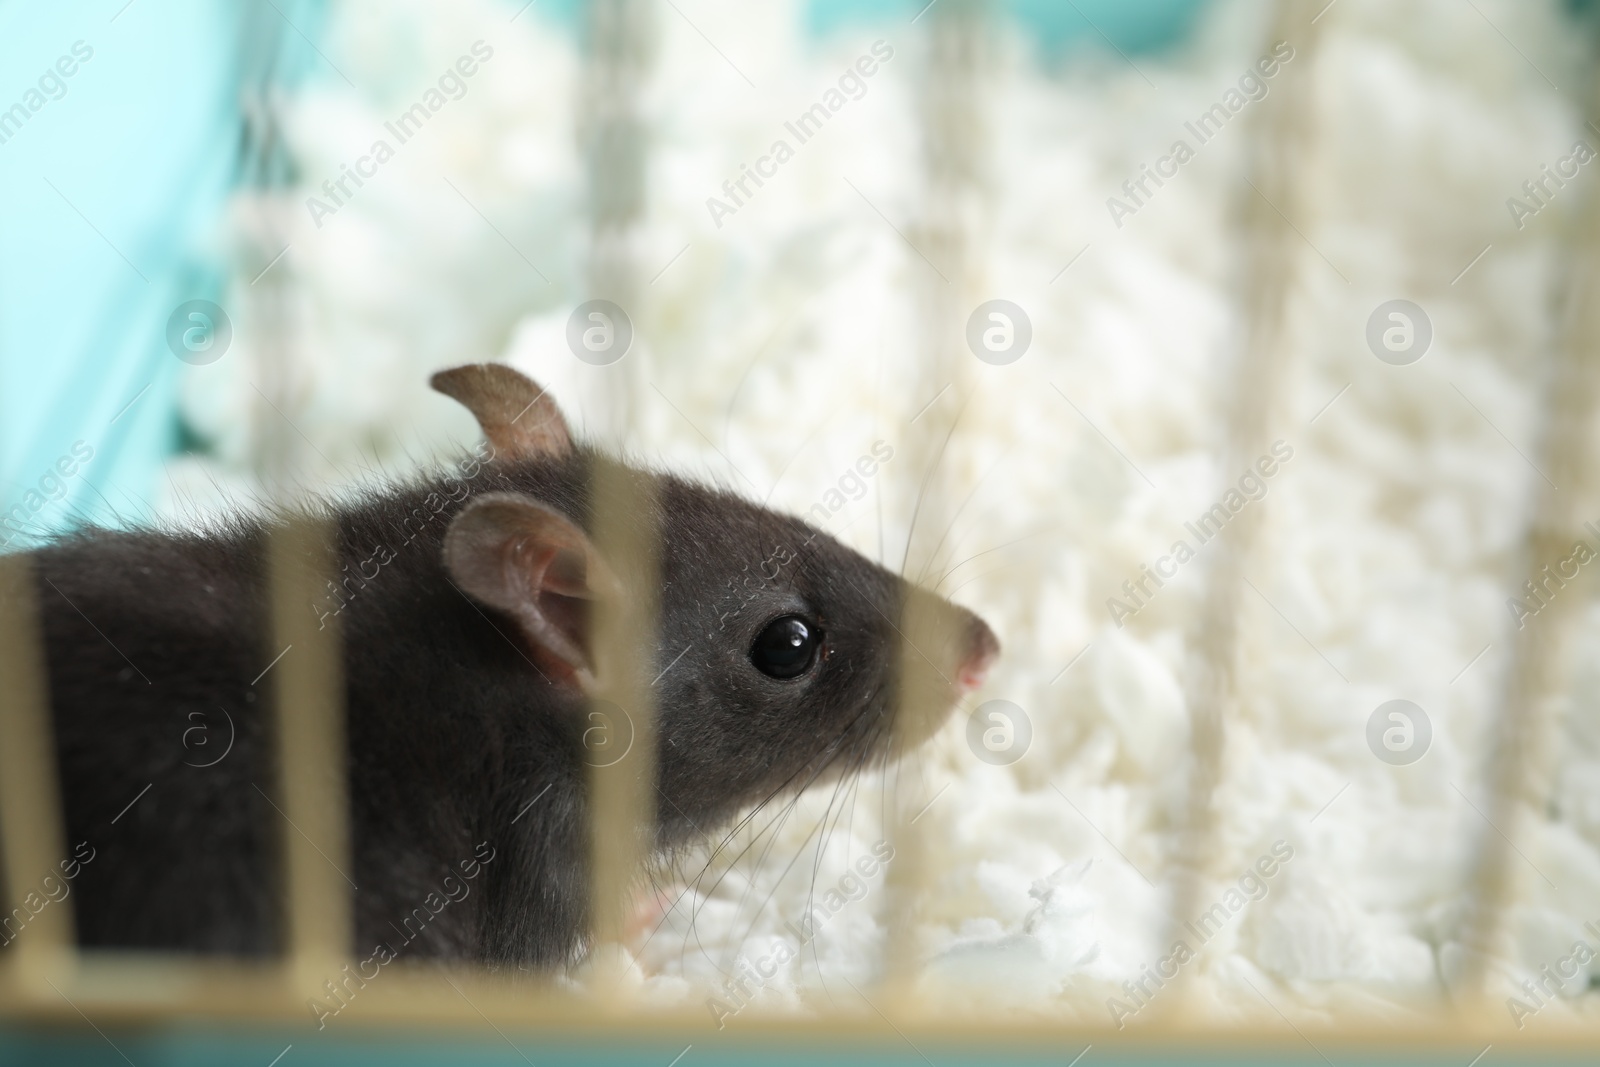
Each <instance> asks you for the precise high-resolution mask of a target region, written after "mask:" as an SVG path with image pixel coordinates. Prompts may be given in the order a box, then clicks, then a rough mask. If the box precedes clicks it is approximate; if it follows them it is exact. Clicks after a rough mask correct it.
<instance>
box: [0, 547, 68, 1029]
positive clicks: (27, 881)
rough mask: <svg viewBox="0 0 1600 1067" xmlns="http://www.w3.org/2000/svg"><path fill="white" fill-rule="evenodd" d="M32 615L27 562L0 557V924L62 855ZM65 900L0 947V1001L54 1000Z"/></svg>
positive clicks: (62, 968)
mask: <svg viewBox="0 0 1600 1067" xmlns="http://www.w3.org/2000/svg"><path fill="white" fill-rule="evenodd" d="M37 611H38V608H37V603H36V595H35V587H34V577H33V567H32V566H31V564H30V562H29V560H28V558H27V557H26V556H21V555H12V556H0V860H3V874H4V881H3V882H0V885H3V886H4V888H5V910H4V911H3V912H0V924H3V923H5V922H6V921H7V920H8V919H10V917H11V909H12V908H18V907H20V908H24V909H26V905H25V901H26V900H27V899H28V898H29V896H30V895H34V896H36V895H37V894H38V893H39V892H40V891H41V890H40V887H39V880H40V879H41V878H43V877H44V876H45V875H47V874H54V873H57V867H56V865H57V863H59V862H60V861H61V860H62V859H64V858H66V857H67V855H68V853H67V851H66V836H65V832H64V830H63V827H62V815H61V811H62V809H61V790H60V787H59V784H58V783H57V781H56V755H55V739H54V735H53V731H52V728H51V723H50V699H49V681H48V679H47V677H46V674H45V658H44V643H43V640H42V639H41V637H40V634H39V630H38V625H37V622H38V619H37ZM71 899H72V898H71V897H70V896H69V897H66V898H65V899H62V900H60V901H52V902H51V903H50V904H49V905H47V906H45V907H43V908H42V910H40V912H39V913H38V914H37V915H32V916H31V917H30V919H29V920H28V923H27V925H26V927H24V928H21V929H18V930H17V931H16V933H15V935H14V938H13V940H11V941H10V942H9V943H7V944H5V946H4V947H3V948H0V994H3V995H0V1001H5V1000H11V999H12V998H16V999H17V1000H18V1001H22V1000H27V999H37V998H43V997H49V996H52V995H53V994H52V993H51V991H50V987H49V984H48V983H49V982H50V980H51V976H55V977H56V979H57V981H61V980H63V979H62V977H61V976H62V974H63V972H66V971H68V970H69V969H70V966H71V963H72V957H73V955H74V937H73V928H72V904H71ZM0 930H5V931H6V932H7V933H9V932H10V931H9V928H7V927H5V926H0Z"/></svg>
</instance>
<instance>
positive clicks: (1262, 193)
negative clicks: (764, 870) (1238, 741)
mask: <svg viewBox="0 0 1600 1067" xmlns="http://www.w3.org/2000/svg"><path fill="white" fill-rule="evenodd" d="M1316 14H1317V13H1316V11H1315V10H1314V8H1313V5H1310V4H1307V3H1303V2H1299V0H1279V2H1278V3H1277V4H1276V5H1275V6H1274V10H1273V12H1272V18H1271V29H1270V33H1271V37H1270V41H1271V42H1276V41H1280V40H1286V41H1288V42H1289V43H1290V44H1291V45H1292V46H1293V47H1294V49H1295V51H1296V52H1297V53H1298V55H1299V56H1300V57H1303V58H1301V59H1300V60H1299V62H1297V63H1296V67H1295V70H1293V71H1292V72H1291V73H1290V74H1289V76H1288V77H1287V78H1285V79H1284V80H1283V82H1282V83H1281V84H1280V85H1278V86H1277V88H1276V90H1275V91H1274V92H1273V93H1272V95H1270V96H1269V97H1267V98H1266V99H1265V100H1263V101H1261V103H1260V104H1259V105H1258V107H1259V109H1260V110H1259V111H1258V112H1257V113H1256V115H1255V116H1254V118H1255V122H1254V124H1253V127H1252V131H1251V141H1250V145H1249V148H1248V153H1249V154H1248V157H1247V161H1246V166H1247V168H1248V171H1247V174H1246V183H1247V184H1246V187H1245V190H1244V192H1243V194H1242V195H1243V197H1244V205H1243V219H1242V231H1243V247H1242V256H1243V272H1242V279H1241V283H1240V290H1239V291H1240V298H1241V305H1242V311H1243V322H1244V328H1245V334H1244V337H1243V343H1242V346H1241V348H1240V350H1239V353H1238V357H1237V359H1236V360H1235V362H1234V366H1233V373H1232V377H1231V378H1230V380H1229V386H1228V388H1227V390H1226V392H1225V395H1226V396H1228V397H1230V398H1231V404H1230V410H1229V411H1228V418H1227V424H1226V433H1227V436H1226V439H1225V442H1224V445H1223V449H1222V457H1223V460H1222V468H1221V470H1222V472H1223V477H1224V479H1228V478H1230V477H1231V476H1232V474H1233V472H1236V471H1239V470H1241V469H1244V468H1246V467H1248V466H1249V465H1250V464H1251V463H1253V462H1254V461H1255V459H1256V457H1258V456H1261V455H1264V454H1266V453H1267V451H1268V449H1269V448H1270V445H1271V442H1272V441H1273V439H1274V433H1275V431H1276V430H1277V429H1278V428H1279V427H1280V426H1281V424H1282V421H1283V418H1284V415H1285V408H1286V406H1287V397H1288V394H1289V389H1290V385H1291V383H1292V381H1293V376H1294V374H1295V371H1296V367H1297V365H1298V363H1299V359H1300V353H1299V346H1298V345H1297V344H1296V341H1295V338H1294V336H1293V332H1292V328H1291V326H1290V323H1289V308H1290V302H1291V301H1292V300H1293V298H1294V295H1295V291H1296V288H1297V287H1298V286H1299V284H1300V270H1299V268H1300V264H1301V262H1302V261H1303V260H1304V248H1303V245H1304V239H1303V238H1302V237H1301V236H1300V235H1299V234H1298V233H1297V232H1296V231H1295V229H1294V225H1293V223H1292V222H1291V221H1290V220H1291V219H1294V218H1303V217H1304V208H1305V205H1306V180H1305V174H1306V171H1307V165H1306V164H1307V159H1306V157H1307V153H1308V152H1309V151H1310V149H1311V146H1312V144H1313V142H1314V138H1315V118H1316V116H1315V99H1314V89H1315V72H1316V63H1315V58H1316V57H1315V50H1316V45H1317V40H1318V37H1319V33H1318V31H1317V29H1316V28H1315V27H1313V26H1312V24H1311V22H1312V19H1313V17H1314V16H1315V15H1316ZM1269 43H1270V42H1269ZM1263 514H1264V513H1263V510H1262V509H1260V508H1247V509H1245V510H1244V511H1242V512H1240V513H1239V514H1238V515H1236V516H1234V518H1233V519H1232V520H1231V521H1230V522H1229V523H1228V525H1227V526H1226V527H1224V528H1223V529H1222V530H1221V531H1220V532H1219V534H1218V535H1217V536H1216V537H1215V538H1214V539H1213V542H1212V544H1213V546H1214V547H1212V552H1213V553H1214V555H1213V557H1212V561H1211V567H1210V569H1209V571H1208V572H1207V574H1206V585H1205V592H1204V593H1203V595H1202V600H1201V608H1200V612H1199V616H1198V618H1197V619H1196V622H1195V626H1194V629H1193V637H1192V647H1193V649H1194V651H1193V653H1192V654H1191V658H1192V667H1191V671H1192V673H1191V677H1190V678H1189V680H1188V681H1189V684H1188V703H1189V715H1190V768H1189V780H1188V782H1187V783H1186V785H1187V801H1186V804H1185V807H1184V811H1185V817H1184V822H1183V824H1182V826H1181V828H1180V835H1181V836H1180V838H1179V843H1178V854H1177V856H1176V860H1177V863H1176V869H1175V873H1174V879H1173V885H1172V890H1171V892H1172V897H1171V913H1170V916H1169V921H1170V922H1171V927H1170V928H1169V930H1168V936H1167V937H1166V938H1165V939H1164V940H1163V944H1169V943H1171V942H1172V941H1174V940H1180V939H1182V936H1183V934H1182V928H1183V924H1184V923H1185V921H1186V920H1188V919H1191V918H1192V917H1193V916H1194V914H1195V913H1196V912H1197V911H1198V910H1199V908H1200V907H1201V906H1202V903H1203V901H1204V900H1205V899H1206V897H1207V895H1208V894H1209V892H1210V883H1211V881H1212V880H1214V879H1226V878H1228V877H1232V876H1233V875H1234V872H1235V868H1236V866H1237V865H1236V863H1235V862H1234V860H1235V857H1232V856H1230V855H1228V854H1227V848H1226V840H1227V835H1226V833H1225V832H1224V830H1223V826H1222V823H1223V820H1224V819H1225V818H1226V812H1224V811H1222V810H1220V808H1219V806H1218V803H1219V797H1218V791H1219V790H1220V789H1221V788H1222V787H1223V785H1224V778H1225V775H1226V766H1225V764H1226V750H1227V734H1228V727H1229V722H1230V720H1232V719H1233V718H1234V717H1235V716H1236V714H1237V707H1238V702H1239V697H1240V692H1239V677H1238V674H1239V645H1240V626H1241V622H1242V615H1243V609H1244V598H1245V596H1246V583H1247V582H1248V581H1249V573H1250V570H1251V568H1252V565H1253V562H1254V560H1255V559H1256V557H1257V555H1258V553H1259V551H1260V542H1261V530H1262V520H1263ZM1169 1005H1170V1008H1169V1010H1179V1011H1181V1010H1183V1008H1184V1007H1185V1005H1184V1004H1183V998H1173V999H1172V1000H1171V1001H1170V1002H1169Z"/></svg>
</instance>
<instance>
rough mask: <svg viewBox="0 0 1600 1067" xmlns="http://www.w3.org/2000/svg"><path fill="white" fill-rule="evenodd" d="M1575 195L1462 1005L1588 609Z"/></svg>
mask: <svg viewBox="0 0 1600 1067" xmlns="http://www.w3.org/2000/svg"><path fill="white" fill-rule="evenodd" d="M1588 76H1589V78H1590V86H1589V90H1588V103H1587V105H1586V107H1585V112H1586V117H1587V118H1588V119H1589V120H1590V123H1589V125H1591V126H1592V125H1594V121H1595V120H1600V78H1596V76H1595V72H1594V69H1593V64H1592V63H1591V65H1590V69H1589V71H1588ZM1579 195H1580V196H1582V197H1583V200H1582V207H1581V208H1580V210H1579V213H1578V219H1577V224H1576V225H1575V226H1572V227H1571V228H1570V229H1568V230H1567V233H1566V237H1567V239H1566V243H1565V248H1564V250H1563V251H1564V257H1565V260H1566V263H1565V266H1566V271H1565V276H1564V279H1563V281H1564V285H1565V297H1566V300H1565V306H1564V308H1563V314H1562V319H1561V321H1560V328H1559V333H1558V336H1557V340H1556V343H1555V345H1554V347H1553V350H1552V352H1551V354H1550V359H1549V366H1548V367H1547V369H1546V378H1545V383H1544V385H1545V388H1544V395H1543V397H1542V403H1541V413H1542V415H1543V420H1542V422H1541V433H1540V437H1539V443H1538V447H1537V451H1536V453H1535V455H1536V459H1535V460H1534V463H1535V464H1536V470H1537V473H1536V474H1535V475H1534V476H1532V477H1531V478H1530V481H1529V485H1530V489H1531V497H1532V502H1531V507H1530V512H1529V516H1528V520H1527V523H1526V525H1525V527H1524V528H1523V531H1522V535H1521V538H1520V541H1519V543H1518V545H1517V547H1516V551H1515V555H1514V557H1513V558H1514V563H1513V570H1512V572H1511V573H1512V581H1513V582H1515V583H1518V586H1517V588H1516V589H1515V590H1514V592H1513V594H1512V595H1513V597H1516V598H1522V597H1528V596H1531V597H1532V598H1533V599H1534V600H1535V601H1537V600H1541V599H1542V600H1544V601H1545V603H1544V604H1543V606H1542V607H1540V608H1539V610H1538V613H1537V615H1536V616H1535V617H1534V618H1531V619H1522V620H1518V622H1517V623H1516V624H1515V625H1510V626H1509V628H1508V631H1507V639H1508V640H1509V642H1510V644H1511V654H1510V657H1509V662H1508V665H1507V668H1506V673H1505V675H1504V677H1503V679H1502V681H1501V688H1500V693H1499V696H1498V699H1497V701H1496V703H1495V706H1494V712H1493V714H1494V721H1493V723H1492V725H1491V727H1490V731H1489V738H1490V744H1489V748H1488V752H1487V768H1486V776H1485V777H1486V784H1487V788H1488V791H1489V798H1488V810H1487V813H1486V822H1487V825H1485V826H1483V827H1482V829H1481V831H1480V833H1479V846H1478V852H1477V856H1476V859H1475V861H1474V865H1473V868H1472V882H1471V886H1470V888H1469V892H1468V897H1467V908H1466V919H1465V922H1464V924H1463V931H1462V942H1463V944H1464V945H1466V947H1467V948H1468V950H1469V955H1468V958H1467V960H1466V969H1465V973H1464V974H1463V975H1462V978H1463V979H1464V982H1463V985H1464V988H1465V989H1466V991H1467V992H1468V999H1469V1000H1471V999H1473V998H1475V997H1483V996H1488V995H1490V990H1489V983H1490V980H1491V977H1492V970H1493V960H1494V959H1495V958H1507V957H1511V956H1513V955H1514V947H1515V946H1514V945H1513V943H1512V931H1511V926H1510V922H1511V913H1512V911H1513V910H1514V909H1515V908H1516V907H1517V905H1518V904H1519V903H1520V902H1521V901H1522V900H1523V899H1524V897H1525V896H1526V892H1527V887H1528V885H1529V883H1530V879H1531V878H1532V877H1533V875H1532V874H1531V871H1530V867H1529V864H1530V862H1531V861H1530V860H1529V859H1528V858H1527V857H1526V855H1525V854H1526V852H1527V851H1531V849H1529V848H1527V847H1525V846H1528V845H1529V844H1530V840H1531V838H1532V836H1533V829H1534V827H1535V826H1536V825H1537V824H1538V822H1539V821H1540V820H1542V819H1543V818H1544V817H1545V813H1546V811H1547V808H1548V804H1549V798H1550V782H1551V775H1552V771H1553V769H1554V761H1555V752H1554V745H1555V738H1556V736H1557V734H1558V732H1559V730H1560V727H1561V723H1562V720H1563V717H1564V715H1565V712H1566V707H1567V704H1568V703H1569V699H1570V698H1569V696H1568V693H1567V683H1568V680H1569V672H1568V660H1569V656H1568V649H1569V646H1570V644H1571V639H1572V635H1573V631H1574V630H1575V629H1576V627H1577V624H1578V620H1579V615H1580V613H1581V612H1582V611H1583V610H1584V609H1586V608H1587V607H1588V603H1587V598H1586V597H1584V596H1583V595H1582V594H1581V593H1578V592H1569V593H1566V594H1565V595H1562V594H1561V593H1560V589H1561V587H1562V586H1565V585H1566V584H1567V583H1568V581H1569V580H1571V576H1569V577H1567V578H1563V577H1562V576H1561V575H1560V573H1559V570H1558V569H1557V563H1558V562H1559V561H1561V560H1563V559H1565V558H1566V557H1568V556H1569V555H1570V554H1571V553H1572V552H1573V549H1574V546H1575V545H1577V544H1580V543H1581V544H1589V543H1590V536H1589V534H1588V532H1587V531H1586V530H1585V529H1584V513H1583V508H1584V506H1585V504H1586V503H1587V502H1589V501H1592V500H1593V499H1594V498H1595V497H1594V494H1595V490H1596V488H1600V486H1597V477H1596V475H1597V471H1596V464H1595V459H1594V456H1595V450H1596V448H1597V447H1600V442H1597V440H1596V436H1595V431H1596V424H1597V421H1600V420H1597V416H1600V195H1597V194H1596V193H1595V192H1594V190H1593V189H1592V188H1585V189H1583V191H1582V192H1581V193H1580V194H1579ZM1524 582H1525V583H1527V584H1522V583H1524ZM1541 877H1542V876H1541Z"/></svg>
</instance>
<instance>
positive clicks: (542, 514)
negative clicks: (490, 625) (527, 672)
mask: <svg viewBox="0 0 1600 1067" xmlns="http://www.w3.org/2000/svg"><path fill="white" fill-rule="evenodd" d="M444 565H445V570H446V571H448V572H449V574H450V577H451V579H452V580H453V581H455V583H456V584H457V585H458V586H460V588H461V590H462V592H464V593H466V594H467V595H468V596H470V597H472V598H473V599H474V600H476V601H478V602H479V603H481V604H485V605H487V606H489V607H492V608H496V609H498V610H500V611H503V612H505V613H506V614H507V615H510V616H511V617H512V618H514V619H515V620H516V621H517V625H518V626H519V627H520V628H521V630H522V632H523V635H524V636H525V637H526V638H527V639H528V641H529V643H530V644H531V645H532V646H533V650H534V652H535V653H536V661H537V662H538V663H539V665H540V669H541V670H544V671H545V673H546V674H547V675H553V676H554V677H555V679H556V680H558V681H565V682H569V683H575V684H576V685H578V686H579V687H580V688H582V689H584V690H585V691H590V690H592V689H593V688H594V668H593V664H592V662H591V660H590V657H589V654H588V653H587V652H586V651H585V649H584V629H585V626H586V624H587V617H588V612H587V611H586V610H585V604H584V602H585V601H589V600H597V599H600V598H601V597H606V598H612V597H616V596H618V595H620V592H621V587H620V585H619V583H618V581H617V578H616V576H615V575H614V574H613V573H612V571H611V568H610V567H608V566H606V563H605V561H604V560H603V559H601V558H600V554H599V553H598V552H597V551H596V550H595V547H594V544H593V543H592V542H591V541H590V540H589V536H588V535H587V534H586V533H584V532H583V530H582V529H580V528H579V527H578V526H577V524H575V523H574V522H573V521H572V520H571V519H568V518H567V517H566V516H565V515H563V514H561V512H559V511H557V510H555V509H554V508H552V507H550V506H548V505H546V504H542V503H540V502H539V501H537V500H535V499H533V498H532V497H530V496H524V495H523V494H521V493H485V494H483V495H482V496H479V497H475V498H473V499H472V501H470V502H469V503H468V504H467V506H466V507H464V508H462V509H461V511H460V513H459V514H458V515H456V517H455V518H454V519H453V520H452V521H451V523H450V528H449V530H447V531H445V535H444Z"/></svg>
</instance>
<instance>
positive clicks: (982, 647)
mask: <svg viewBox="0 0 1600 1067" xmlns="http://www.w3.org/2000/svg"><path fill="white" fill-rule="evenodd" d="M999 658H1000V641H999V639H998V638H996V637H995V635H994V631H993V630H991V629H989V626H988V624H987V623H985V622H984V621H983V620H982V619H980V618H978V617H977V616H976V615H969V616H968V622H967V651H966V655H965V656H964V657H963V658H962V660H961V666H960V667H957V668H956V684H957V685H959V686H960V687H961V689H962V691H963V692H968V693H970V692H972V691H973V690H974V689H977V688H978V687H979V686H980V685H982V684H983V680H984V678H985V677H987V676H988V674H989V668H990V667H992V666H993V665H994V661H995V660H997V659H999Z"/></svg>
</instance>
